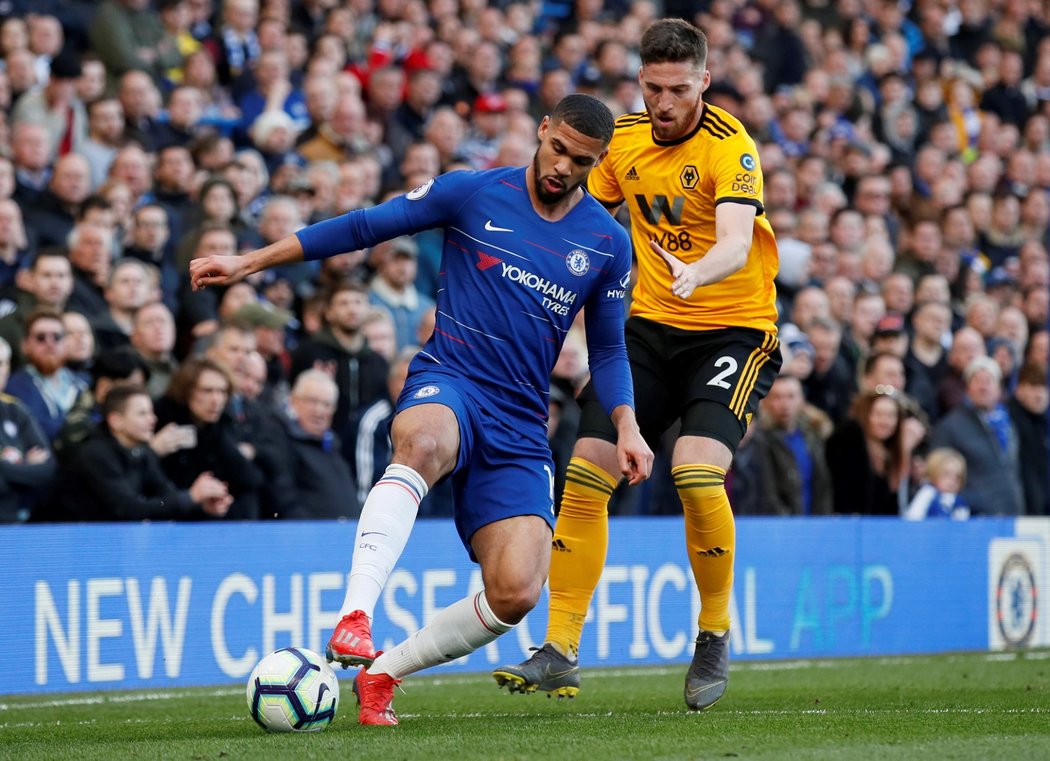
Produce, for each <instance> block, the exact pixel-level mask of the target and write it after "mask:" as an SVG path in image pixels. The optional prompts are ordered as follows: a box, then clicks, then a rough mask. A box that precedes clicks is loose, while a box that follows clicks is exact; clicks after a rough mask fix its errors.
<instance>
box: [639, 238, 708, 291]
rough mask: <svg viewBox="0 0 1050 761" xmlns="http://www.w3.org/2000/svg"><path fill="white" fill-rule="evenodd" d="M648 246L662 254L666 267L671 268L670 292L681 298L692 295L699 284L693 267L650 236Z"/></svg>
mask: <svg viewBox="0 0 1050 761" xmlns="http://www.w3.org/2000/svg"><path fill="white" fill-rule="evenodd" d="M649 248H651V249H652V250H653V251H654V252H655V253H656V254H658V255H659V256H662V257H663V259H664V261H665V262H667V268H668V269H669V270H671V277H673V278H674V282H673V283H671V293H673V294H674V295H675V296H677V297H678V298H680V299H682V300H685V299H688V298H689V297H690V296H692V295H693V291H695V290H696V289H697V288H699V287H700V285H701V283H700V282H699V280H698V279H697V277H696V272H695V271H694V270H693V268H692V267H691V266H690V265H688V264H686V263H685V262H683V261H682V260H681V259H679V258H678V257H677V256H673V255H671V254H669V253H667V251H665V250H664V247H663V246H661V245H660V244H659V243H657V242H656V241H655V240H653V239H651V238H650V240H649Z"/></svg>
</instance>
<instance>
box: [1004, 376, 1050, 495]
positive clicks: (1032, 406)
mask: <svg viewBox="0 0 1050 761" xmlns="http://www.w3.org/2000/svg"><path fill="white" fill-rule="evenodd" d="M1048 401H1050V389H1048V388H1047V371H1046V368H1045V367H1040V366H1039V365H1036V364H1027V365H1024V366H1023V367H1022V368H1021V371H1020V372H1019V373H1018V376H1017V388H1016V389H1014V393H1013V395H1012V396H1011V397H1010V400H1009V401H1008V402H1007V404H1006V406H1007V409H1008V410H1009V412H1010V419H1011V420H1012V421H1013V424H1014V428H1015V429H1016V430H1017V438H1018V452H1019V456H1020V460H1021V485H1022V487H1023V490H1024V501H1025V514H1026V515H1050V470H1048V469H1050V426H1048V423H1047V417H1046V410H1047V402H1048Z"/></svg>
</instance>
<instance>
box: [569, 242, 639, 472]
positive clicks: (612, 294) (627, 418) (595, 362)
mask: <svg viewBox="0 0 1050 761" xmlns="http://www.w3.org/2000/svg"><path fill="white" fill-rule="evenodd" d="M625 237H626V236H625ZM627 245H629V244H627ZM625 250H629V249H628V248H626V247H625ZM629 262H630V257H629V255H625V256H623V257H622V264H623V266H624V267H628V266H629V264H628V263H629ZM626 281H627V278H626V277H625V278H624V281H623V282H624V283H626ZM584 320H585V323H586V333H587V354H588V365H589V368H590V371H591V379H592V380H593V381H594V388H595V390H596V391H597V393H598V399H599V401H600V402H601V404H602V406H603V407H604V408H605V411H606V412H607V413H608V414H609V417H610V419H611V420H612V422H613V425H614V426H616V455H617V460H618V461H619V464H620V472H621V473H623V475H624V476H625V477H626V478H627V480H628V483H630V484H632V485H634V484H638V483H641V482H642V481H644V480H645V479H646V478H648V477H649V473H650V472H651V470H652V466H653V452H652V450H651V449H649V445H648V444H646V443H645V439H644V438H642V433H641V430H640V429H639V428H638V421H637V419H636V418H635V414H634V383H633V381H632V379H631V367H630V364H629V363H628V361H627V347H626V345H625V344H624V337H623V322H624V315H623V287H622V286H621V285H620V283H619V282H617V281H615V280H613V281H610V282H607V283H606V284H605V286H604V287H603V288H602V289H601V291H600V293H599V294H598V296H597V297H596V298H592V299H591V300H590V301H589V302H588V304H587V309H586V310H585V312H584Z"/></svg>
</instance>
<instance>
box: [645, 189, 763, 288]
mask: <svg viewBox="0 0 1050 761" xmlns="http://www.w3.org/2000/svg"><path fill="white" fill-rule="evenodd" d="M757 211H758V209H757V208H756V207H755V206H752V205H751V204H747V203H734V202H732V201H725V202H723V203H720V204H718V205H717V206H716V207H715V245H713V246H711V248H710V249H708V251H707V253H706V254H704V255H703V256H702V257H701V258H699V259H697V260H696V261H695V262H693V263H692V264H685V263H684V262H683V261H682V260H681V259H679V258H678V257H676V256H672V255H671V254H669V253H667V251H665V250H664V248H663V247H662V246H661V245H660V244H659V243H657V242H656V241H655V240H650V241H649V247H650V248H652V250H653V251H654V252H656V253H657V254H659V255H660V256H662V257H663V258H664V261H665V262H667V266H668V267H670V269H671V274H672V275H673V276H674V283H672V285H671V293H673V294H674V295H675V296H678V297H679V298H681V299H688V298H689V297H690V296H692V295H693V291H694V290H696V289H697V288H700V287H701V286H705V285H711V284H712V283H717V282H719V281H721V280H725V279H726V278H727V277H729V276H730V275H732V274H733V273H735V272H737V271H738V270H740V269H741V268H743V266H744V265H745V264H747V255H748V252H749V251H750V250H751V240H752V237H753V236H754V231H755V214H756V213H757Z"/></svg>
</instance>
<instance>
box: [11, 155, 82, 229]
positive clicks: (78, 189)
mask: <svg viewBox="0 0 1050 761" xmlns="http://www.w3.org/2000/svg"><path fill="white" fill-rule="evenodd" d="M90 192H91V166H90V164H88V161H87V159H85V158H84V157H83V156H81V155H79V154H77V153H68V154H66V155H65V156H61V157H60V158H59V159H58V160H57V161H56V162H55V168H54V171H53V173H52V174H51V180H50V182H48V184H47V189H46V190H45V191H44V192H43V193H41V195H40V198H39V199H38V200H37V201H36V203H34V204H33V205H32V206H30V207H29V208H28V209H27V210H26V223H27V224H28V225H29V226H30V227H31V228H32V229H33V230H34V231H35V233H36V244H37V246H38V247H39V248H45V247H48V246H62V245H65V243H66V239H67V238H68V237H69V234H70V233H71V232H72V231H73V226H74V224H76V220H77V218H78V216H79V213H80V206H81V204H82V203H84V199H86V198H87V197H88V194H89V193H90Z"/></svg>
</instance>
